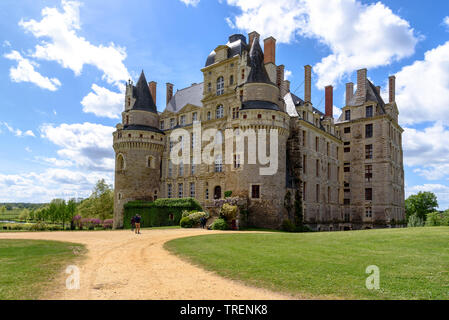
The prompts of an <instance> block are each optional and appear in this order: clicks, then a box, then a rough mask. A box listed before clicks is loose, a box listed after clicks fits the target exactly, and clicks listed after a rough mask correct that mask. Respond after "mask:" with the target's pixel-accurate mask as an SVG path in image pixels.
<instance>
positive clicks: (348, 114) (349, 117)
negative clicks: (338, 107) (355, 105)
mask: <svg viewBox="0 0 449 320" xmlns="http://www.w3.org/2000/svg"><path fill="white" fill-rule="evenodd" d="M345 120H346V121H349V120H351V110H346V111H345Z"/></svg>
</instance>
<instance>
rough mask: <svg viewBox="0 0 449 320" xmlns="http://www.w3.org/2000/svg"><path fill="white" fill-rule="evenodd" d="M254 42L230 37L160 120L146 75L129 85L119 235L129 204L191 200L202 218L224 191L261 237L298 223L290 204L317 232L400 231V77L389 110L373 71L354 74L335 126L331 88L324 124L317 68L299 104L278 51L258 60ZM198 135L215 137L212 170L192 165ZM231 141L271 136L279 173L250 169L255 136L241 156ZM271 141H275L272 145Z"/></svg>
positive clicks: (119, 166) (120, 134)
mask: <svg viewBox="0 0 449 320" xmlns="http://www.w3.org/2000/svg"><path fill="white" fill-rule="evenodd" d="M259 42H260V41H259V35H258V34H257V32H252V33H250V34H249V41H248V42H247V39H246V37H245V36H243V35H232V36H230V37H229V41H228V43H227V44H225V45H219V46H218V47H217V48H215V50H213V51H212V53H211V54H210V55H209V56H208V58H207V61H206V65H205V67H204V68H203V69H202V70H201V72H202V73H203V79H204V81H203V82H202V83H199V84H192V85H191V86H190V87H188V88H185V89H182V90H178V91H177V92H176V93H175V94H174V92H173V87H174V86H173V84H170V83H167V84H166V86H167V91H166V92H167V96H166V108H165V110H164V111H163V112H162V113H160V112H158V111H157V107H156V83H155V82H150V83H147V80H146V79H145V75H144V74H143V72H142V75H141V76H140V79H139V81H138V82H137V84H136V85H134V84H133V83H132V82H131V81H129V83H128V84H127V87H126V97H125V111H124V112H123V114H122V123H120V124H118V125H117V130H116V131H115V132H114V134H113V135H114V137H113V138H114V150H115V153H116V170H115V204H114V223H115V227H116V228H120V227H122V226H123V214H124V205H125V204H126V203H127V202H128V201H133V200H144V201H152V200H154V199H156V198H183V197H193V198H196V199H198V201H199V202H200V203H201V204H202V205H203V207H204V208H205V209H207V208H212V207H213V206H214V203H215V200H217V199H223V198H224V193H225V192H226V191H232V196H233V197H234V196H236V197H239V198H242V199H246V201H247V208H248V224H250V225H252V226H256V227H266V228H278V227H279V226H280V225H281V223H282V221H283V220H285V219H290V220H292V219H293V217H292V212H291V210H289V209H288V205H286V203H293V202H294V200H295V195H296V196H298V195H299V198H300V202H301V207H302V215H303V222H304V224H305V225H307V226H309V227H310V228H312V229H314V230H317V231H324V230H329V231H331V230H350V229H367V228H381V227H396V226H400V225H401V224H402V221H403V220H404V219H405V208H404V169H403V160H402V159H403V154H402V132H403V130H402V128H401V127H400V126H399V124H398V114H399V112H398V108H397V106H396V102H395V77H390V78H389V101H388V103H385V102H384V101H383V99H382V97H381V96H380V87H376V86H374V85H373V84H372V83H371V82H370V81H369V80H368V78H367V70H366V69H363V70H359V71H358V72H357V90H356V92H355V93H354V84H353V83H349V84H347V86H346V105H345V106H344V107H343V109H342V111H343V112H342V115H341V116H340V118H339V119H338V120H335V119H334V117H333V106H334V104H333V88H332V86H328V87H326V89H325V113H322V112H320V111H319V110H317V109H316V108H314V107H313V104H312V98H311V85H312V81H311V75H312V68H311V67H310V66H306V67H305V82H304V89H305V90H304V98H303V99H301V98H299V97H297V96H296V95H295V94H293V93H292V92H290V82H289V81H287V80H284V66H283V65H277V64H276V40H275V39H274V38H273V37H270V38H268V39H265V40H264V50H263V51H262V48H261V46H260V43H259ZM199 124H201V130H202V131H201V132H202V133H204V132H207V130H208V129H216V130H218V134H216V135H215V136H214V137H213V140H211V141H213V142H214V143H216V144H218V145H220V147H219V149H220V152H214V153H213V157H214V158H213V161H212V162H210V161H209V162H207V163H206V162H204V161H201V162H200V163H198V162H196V161H195V160H194V159H193V158H194V157H195V154H198V153H201V152H204V150H205V148H206V144H207V141H206V140H205V138H204V137H201V135H198V132H197V131H195V127H198V125H199ZM178 129H184V130H185V131H183V132H186V134H187V135H188V136H184V138H186V139H185V140H182V144H183V147H184V148H190V150H191V151H192V152H191V157H192V159H191V161H186V162H184V161H183V162H181V163H178V164H174V161H172V159H171V150H172V148H173V147H174V146H175V145H176V144H177V143H178V141H179V140H177V139H176V140H177V141H175V139H173V138H172V134H173V133H174V132H175V131H176V130H178ZM229 129H232V130H233V132H235V134H236V135H239V134H240V135H244V136H243V137H242V138H243V139H244V140H245V136H246V134H247V133H248V132H255V133H257V134H259V133H260V134H263V135H265V136H266V137H267V146H266V148H267V152H266V153H265V154H267V155H268V154H269V150H271V147H272V146H274V144H276V148H277V151H276V155H275V156H276V158H277V162H278V163H277V170H276V171H275V172H274V173H273V174H269V175H261V174H260V172H261V168H266V167H267V165H264V164H265V163H266V162H264V163H263V164H262V162H261V161H260V160H259V159H258V161H256V162H251V161H248V160H249V158H250V157H251V154H249V153H251V152H249V150H248V149H249V146H250V145H253V144H254V145H255V144H256V141H255V140H251V138H250V137H249V136H246V137H247V143H246V144H245V147H244V150H241V149H238V148H237V146H236V145H234V143H232V144H230V145H231V148H225V146H224V145H223V146H221V143H222V142H223V140H224V139H228V137H227V136H225V132H226V130H229ZM274 131H276V132H277V136H276V140H274V139H271V137H272V136H273V134H272V132H274ZM186 140H187V141H186ZM232 141H233V140H231V142H232ZM187 142H188V143H187ZM257 144H258V148H260V143H259V142H257ZM216 150H218V149H216ZM200 159H201V157H200ZM225 159H227V160H229V161H225ZM245 160H246V161H245Z"/></svg>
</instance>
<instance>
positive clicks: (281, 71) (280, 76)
mask: <svg viewBox="0 0 449 320" xmlns="http://www.w3.org/2000/svg"><path fill="white" fill-rule="evenodd" d="M284 77H285V66H284V65H283V64H281V65H280V66H278V67H277V68H276V85H277V86H278V87H279V88H281V86H282V82H283V81H284Z"/></svg>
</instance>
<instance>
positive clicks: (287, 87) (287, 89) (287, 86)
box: [284, 80, 290, 93]
mask: <svg viewBox="0 0 449 320" xmlns="http://www.w3.org/2000/svg"><path fill="white" fill-rule="evenodd" d="M284 85H285V91H287V93H289V92H290V81H289V80H285V81H284Z"/></svg>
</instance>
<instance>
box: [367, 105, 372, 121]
mask: <svg viewBox="0 0 449 320" xmlns="http://www.w3.org/2000/svg"><path fill="white" fill-rule="evenodd" d="M366 117H367V118H372V117H373V106H368V107H366Z"/></svg>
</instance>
